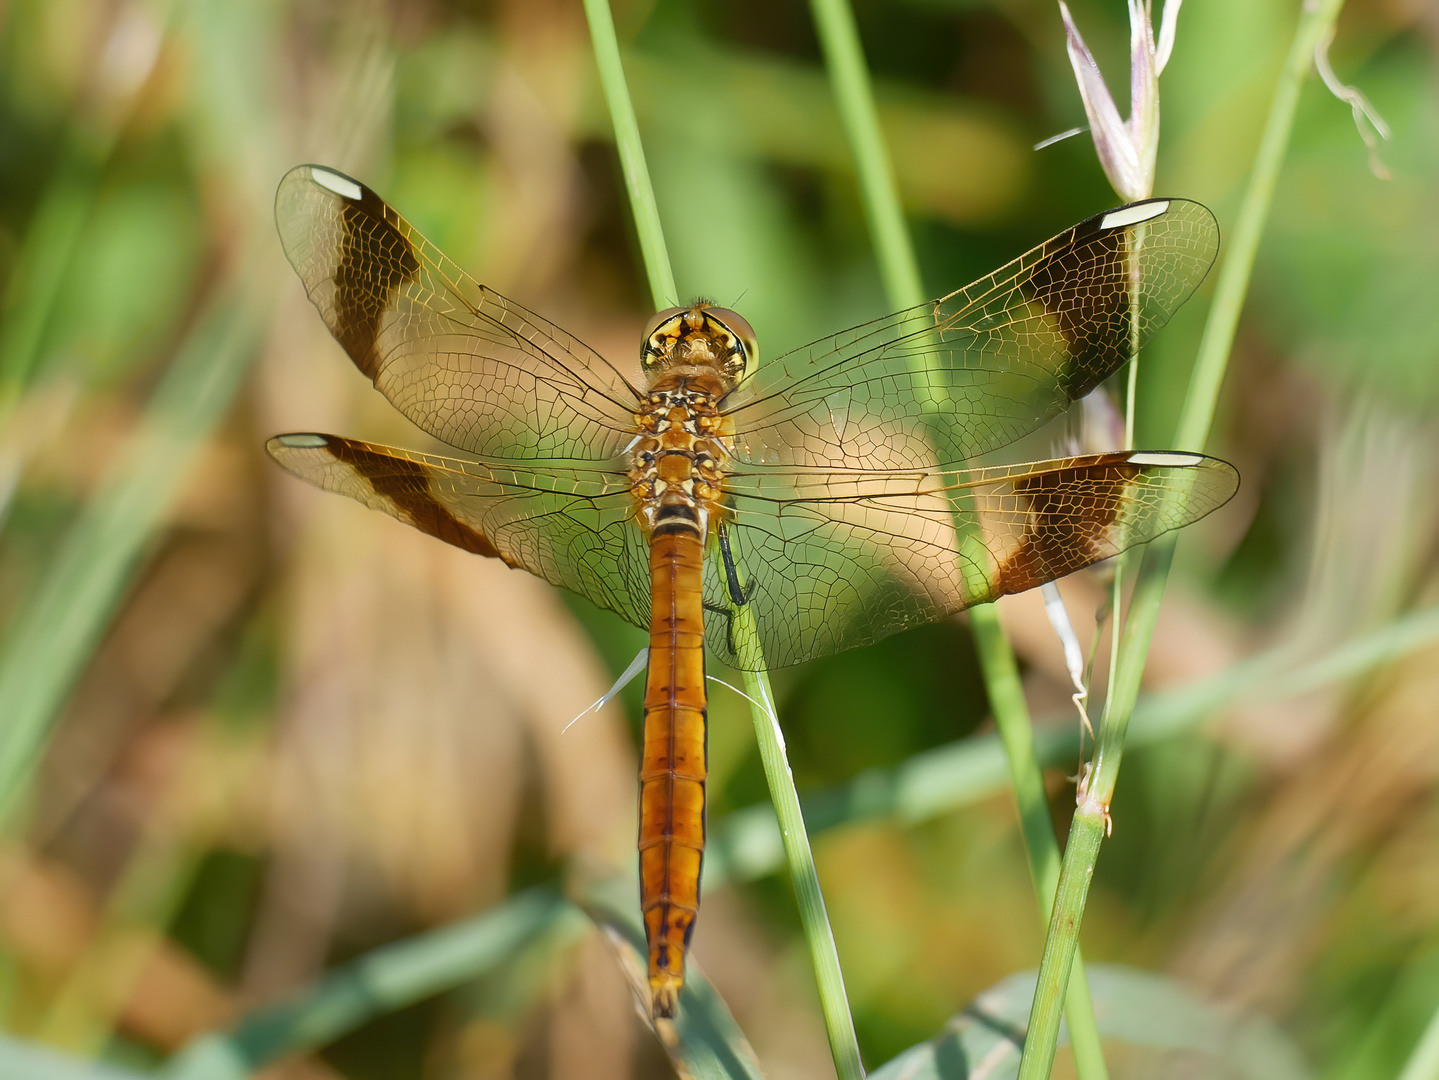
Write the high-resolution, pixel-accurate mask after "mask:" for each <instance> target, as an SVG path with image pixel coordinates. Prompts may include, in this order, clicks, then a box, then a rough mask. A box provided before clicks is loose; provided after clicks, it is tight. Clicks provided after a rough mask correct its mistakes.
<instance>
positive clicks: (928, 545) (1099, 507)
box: [705, 452, 1239, 668]
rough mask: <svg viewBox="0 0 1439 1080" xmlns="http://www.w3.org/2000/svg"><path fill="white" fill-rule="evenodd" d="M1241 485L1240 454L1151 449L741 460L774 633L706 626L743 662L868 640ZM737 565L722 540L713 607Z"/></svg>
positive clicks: (1149, 531) (743, 533)
mask: <svg viewBox="0 0 1439 1080" xmlns="http://www.w3.org/2000/svg"><path fill="white" fill-rule="evenodd" d="M1238 485H1239V476H1238V473H1237V472H1236V471H1235V470H1234V468H1233V466H1231V465H1229V464H1227V463H1225V462H1223V461H1219V460H1217V459H1215V458H1210V457H1205V456H1203V455H1201V454H1181V453H1139V452H1127V453H1111V454H1100V455H1093V456H1089V457H1078V458H1068V459H1064V460H1058V461H1044V462H1038V463H1035V464H1029V465H1009V466H1002V467H999V468H992V469H975V470H971V471H969V472H966V473H961V474H958V476H955V475H953V474H951V475H950V476H944V475H942V474H939V473H937V472H889V473H864V472H855V473H852V474H849V475H845V474H836V473H832V472H825V473H818V472H808V471H804V470H791V471H785V470H772V471H756V472H753V473H748V474H739V475H736V476H733V477H731V478H729V479H728V480H727V481H726V490H727V491H729V492H730V493H731V494H732V513H731V514H730V515H729V521H728V523H727V525H726V529H727V531H728V533H729V546H730V550H731V551H732V552H733V559H734V564H735V570H736V572H737V576H738V577H739V579H740V582H741V584H742V585H743V587H744V588H745V590H746V596H747V598H748V603H750V604H751V605H752V606H753V612H754V617H755V622H756V624H757V625H758V634H759V642H758V644H759V648H758V649H755V648H754V647H753V646H752V645H747V644H746V643H744V642H742V641H739V640H737V639H736V636H735V634H734V632H733V628H732V627H731V625H730V621H729V619H727V618H724V617H720V616H718V615H715V616H712V617H711V618H710V620H709V625H708V627H707V641H708V644H709V646H710V648H711V649H712V650H713V651H714V652H715V653H716V654H717V655H719V656H721V657H723V658H724V659H725V660H727V661H728V662H729V663H731V664H734V665H736V666H738V667H741V668H755V667H760V666H764V665H765V664H768V665H770V666H775V667H779V666H783V665H786V664H795V663H799V662H801V661H804V660H812V659H814V658H816V657H820V656H827V655H829V654H831V653H837V652H840V651H842V650H844V649H851V648H856V647H858V646H861V645H868V644H871V643H872V642H875V641H878V640H880V639H881V638H884V637H888V636H889V635H890V634H893V633H897V632H898V631H900V630H905V629H908V628H910V627H913V626H920V625H923V624H925V623H930V622H934V621H936V620H938V619H942V618H944V617H945V616H946V615H949V614H951V613H953V612H956V611H960V610H962V609H963V608H967V607H969V606H971V605H973V604H978V603H984V602H987V601H990V600H996V599H998V598H999V597H1001V596H1004V595H1005V594H1007V593H1016V592H1022V591H1024V590H1025V589H1032V588H1034V587H1035V586H1037V585H1042V584H1043V583H1044V582H1046V581H1053V580H1055V579H1056V578H1061V577H1064V576H1065V575H1066V574H1071V573H1073V572H1074V571H1076V570H1079V569H1082V568H1083V567H1086V566H1089V565H1091V564H1093V563H1096V562H1099V561H1100V560H1102V559H1106V558H1109V557H1110V556H1112V555H1116V554H1118V553H1119V552H1121V551H1123V550H1125V549H1126V548H1129V547H1132V546H1133V545H1135V544H1140V543H1144V542H1145V541H1147V540H1152V539H1154V537H1156V536H1158V535H1160V534H1161V533H1165V532H1169V531H1170V530H1172V529H1177V528H1180V527H1181V526H1183V525H1187V524H1189V523H1190V522H1192V521H1195V520H1197V519H1199V518H1201V517H1203V516H1204V515H1206V514H1208V513H1210V512H1211V511H1212V510H1215V509H1216V508H1218V507H1219V506H1221V505H1223V504H1224V503H1225V502H1227V501H1228V500H1229V498H1230V497H1231V496H1232V495H1233V494H1234V492H1235V491H1236V490H1237V489H1238ZM1181 496H1183V497H1182V498H1181ZM726 579H727V574H726V568H725V566H724V563H723V557H722V554H721V553H720V552H719V551H716V553H715V555H714V556H712V557H711V558H710V559H709V560H708V563H707V566H706V580H705V592H706V603H707V605H708V606H709V607H710V608H711V609H712V610H713V611H716V612H719V611H723V610H725V609H726V608H727V607H728V605H729V597H730V590H729V588H728V585H727V580H726Z"/></svg>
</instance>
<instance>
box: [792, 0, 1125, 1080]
mask: <svg viewBox="0 0 1439 1080" xmlns="http://www.w3.org/2000/svg"><path fill="white" fill-rule="evenodd" d="M810 10H811V12H812V13H813V16H814V21H815V26H816V29H817V32H818V35H819V39H820V44H821V46H822V48H823V50H824V55H825V64H826V66H827V68H828V69H829V75H830V83H831V85H832V86H833V88H834V96H835V102H836V104H837V107H838V109H839V113H840V122H841V124H842V126H843V127H844V130H845V134H846V136H847V138H848V139H849V143H850V150H851V153H852V154H853V155H854V159H855V163H856V168H857V170H858V174H859V184H860V192H861V196H862V198H863V201H864V207H865V215H866V219H867V220H868V222H869V226H870V231H871V234H872V236H873V240H874V245H875V251H876V256H877V258H878V261H879V266H880V275H881V277H882V279H883V281H884V285H885V292H886V294H887V296H888V300H889V303H890V305H891V306H892V307H895V308H909V307H913V306H914V305H916V304H921V303H923V302H924V301H925V299H926V298H927V297H926V295H925V292H924V284H923V281H922V279H921V276H920V272H919V261H918V260H917V259H916V258H915V254H914V246H913V244H912V243H911V241H910V235H909V230H908V228H907V226H906V224H905V220H904V211H903V208H902V206H901V204H900V200H899V192H898V188H897V187H896V185H895V180H894V170H893V169H892V168H891V165H890V159H889V153H888V150H887V148H886V146H885V142H884V136H883V133H882V132H881V130H880V126H879V114H878V111H877V110H876V108H875V104H874V91H873V88H872V86H871V84H870V80H869V73H868V69H867V68H866V65H865V61H864V52H863V49H862V48H861V45H860V40H859V32H858V30H857V29H856V27H855V22H854V14H853V12H852V11H851V9H850V7H849V4H848V2H847V0H811V3H810ZM969 617H970V629H971V630H972V631H973V634H974V641H975V648H976V649H977V650H978V652H979V657H980V666H981V669H982V671H983V673H984V680H985V687H986V689H987V691H988V693H989V701H990V707H991V709H992V710H993V712H994V718H995V725H996V727H997V728H998V729H999V733H1000V739H1001V741H1002V742H1003V744H1004V748H1005V756H1006V759H1007V761H1008V763H1009V770H1010V777H1011V781H1012V783H1013V788H1014V795H1015V801H1016V802H1017V803H1018V805H1019V820H1020V827H1021V830H1022V832H1023V836H1024V847H1025V852H1026V854H1027V856H1028V858H1029V868H1030V876H1031V878H1032V880H1033V883H1034V889H1035V896H1036V898H1037V899H1038V901H1039V908H1040V914H1041V918H1042V919H1043V920H1044V921H1045V922H1048V920H1049V914H1050V907H1051V905H1052V903H1053V897H1054V894H1055V887H1056V885H1057V884H1058V881H1059V864H1060V860H1059V844H1058V841H1057V840H1056V839H1055V836H1054V829H1053V826H1052V825H1051V823H1050V817H1049V801H1048V799H1047V798H1046V796H1045V793H1044V783H1043V778H1042V774H1041V772H1040V767H1039V761H1038V759H1037V758H1036V757H1035V754H1034V732H1033V728H1032V726H1031V723H1030V718H1029V709H1028V706H1027V705H1026V703H1025V700H1024V690H1023V688H1022V686H1021V685H1020V682H1019V668H1018V665H1017V664H1016V663H1015V659H1014V652H1013V650H1012V649H1011V648H1010V645H1009V641H1008V639H1007V638H1006V637H1005V635H1004V630H1003V628H1002V627H1001V626H1000V624H999V615H998V612H997V611H996V610H995V608H994V606H993V605H992V604H980V605H977V606H975V607H973V608H971V609H970V613H969ZM1075 987H1076V989H1075V990H1074V991H1073V994H1072V997H1071V998H1070V1000H1069V1006H1070V1011H1069V1023H1070V1031H1071V1033H1072V1039H1073V1042H1074V1045H1075V1058H1076V1062H1077V1066H1078V1069H1079V1075H1080V1077H1081V1078H1083V1080H1102V1078H1103V1077H1105V1076H1107V1075H1108V1074H1107V1071H1106V1069H1105V1065H1104V1057H1103V1054H1102V1053H1101V1051H1100V1040H1099V1029H1098V1027H1097V1025H1096V1024H1095V1022H1094V1009H1093V1004H1092V1003H1091V1001H1090V998H1089V993H1088V987H1087V986H1086V985H1084V983H1083V981H1082V980H1075Z"/></svg>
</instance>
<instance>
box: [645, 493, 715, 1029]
mask: <svg viewBox="0 0 1439 1080" xmlns="http://www.w3.org/2000/svg"><path fill="white" fill-rule="evenodd" d="M703 572H704V542H703V540H702V539H701V537H700V533H699V529H698V527H697V526H696V525H694V524H692V523H690V522H688V521H683V520H678V521H672V522H668V523H664V524H661V525H660V526H659V527H658V528H656V529H655V531H654V533H653V534H652V535H651V537H650V588H651V596H652V605H653V606H652V608H651V613H650V656H649V673H648V675H647V676H646V680H645V729H644V751H643V758H642V762H641V766H640V907H641V910H642V911H643V913H644V921H645V937H646V939H647V940H648V942H649V954H650V955H649V977H650V989H651V992H652V993H653V996H654V1011H655V1015H656V1016H673V1015H674V1011H675V1005H676V1002H677V1000H678V997H679V990H680V987H681V986H682V985H683V983H684V962H685V954H686V952H687V951H688V948H689V941H690V935H691V933H692V932H693V931H694V921H695V915H696V913H697V912H698V910H699V901H700V880H699V879H700V861H701V858H702V856H703V852H704V843H705V818H704V812H705V772H706V765H707V761H706V758H707V747H706V736H705V704H706V702H705V668H704V609H703V606H702V600H701V583H702V580H703Z"/></svg>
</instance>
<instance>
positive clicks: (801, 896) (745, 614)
mask: <svg viewBox="0 0 1439 1080" xmlns="http://www.w3.org/2000/svg"><path fill="white" fill-rule="evenodd" d="M585 13H586V15H587V16H588V18H589V23H590V36H591V38H592V39H593V41H594V48H595V58H596V62H597V63H598V64H599V68H600V79H601V81H602V82H603V84H604V87H605V98H606V100H607V101H608V102H609V106H610V115H611V117H612V119H613V121H614V127H615V144H616V146H617V148H618V150H619V155H620V160H621V162H623V164H624V172H625V183H626V186H627V189H628V191H629V196H630V204H631V208H632V210H633V212H634V215H635V228H636V230H637V231H638V233H639V236H640V250H641V252H642V254H643V256H644V261H645V270H646V273H647V275H648V278H649V284H650V295H651V298H652V299H653V301H654V305H655V307H656V308H661V307H664V306H665V305H666V304H667V303H669V302H670V301H672V300H673V299H674V298H675V296H676V295H677V294H676V290H675V283H674V271H673V269H672V268H671V266H670V259H669V252H668V250H667V249H666V247H665V240H664V233H663V231H662V230H661V229H660V221H659V211H658V209H657V204H656V202H655V195H654V188H653V187H652V185H651V183H650V176H649V170H648V169H647V168H646V167H645V157H644V149H643V147H642V146H641V145H640V134H639V125H638V123H636V121H635V114H634V107H633V105H631V103H630V96H629V90H628V89H627V88H626V85H625V76H624V68H623V65H622V64H621V63H620V53H619V43H618V42H617V41H616V39H615V25H614V19H613V18H612V16H611V14H610V9H609V3H608V0H585ZM740 570H741V573H743V568H740ZM731 617H732V618H733V619H734V626H735V632H736V633H738V634H741V635H744V636H746V637H748V638H749V639H750V641H751V642H752V643H753V647H754V651H756V652H757V651H758V648H757V644H758V635H757V633H756V630H755V626H754V617H753V614H752V613H751V611H750V609H749V608H748V607H747V606H744V605H741V606H739V607H738V608H736V609H735V610H734V611H733V612H732V616H731ZM744 683H745V690H746V693H747V694H748V695H749V698H750V712H751V715H752V717H753V719H754V728H755V738H756V740H757V741H758V743H759V751H760V760H761V761H762V762H763V763H764V772H765V780H766V781H767V782H768V784H769V793H770V801H771V802H772V803H773V805H774V808H775V813H776V815H777V816H778V818H779V821H780V832H781V835H782V837H783V839H784V850H785V859H786V862H787V863H788V866H789V872H790V879H791V881H792V882H793V883H794V891H795V899H796V902H797V904H798V907H799V914H800V921H801V924H802V925H803V927H804V934H805V939H806V941H807V943H808V945H809V950H810V958H811V960H812V962H813V963H814V969H815V980H816V983H817V985H818V989H819V999H820V1008H821V1011H822V1012H823V1014H824V1021H825V1029H826V1031H827V1032H828V1034H829V1044H830V1053H831V1054H832V1055H833V1057H834V1063H835V1069H836V1070H837V1071H838V1073H839V1076H840V1077H841V1080H858V1078H860V1077H862V1076H863V1075H864V1067H863V1065H862V1063H861V1061H860V1055H859V1041H858V1039H857V1038H856V1036H855V1031H854V1020H853V1018H852V1017H851V1015H850V1009H849V999H848V997H846V995H845V991H844V977H843V975H842V973H841V970H840V966H839V952H838V951H837V949H836V948H835V942H834V932H833V931H832V930H831V928H830V925H829V918H828V916H827V914H826V912H825V906H824V896H823V893H822V892H821V890H820V885H819V874H818V872H817V871H816V869H815V865H814V853H813V852H812V851H811V849H810V844H809V835H808V833H807V832H806V831H805V827H804V816H803V814H802V813H801V812H800V806H799V792H798V791H796V790H795V786H794V774H793V773H792V772H791V771H790V767H789V761H788V759H787V757H786V756H785V749H784V737H783V735H782V734H781V733H780V730H779V724H778V721H777V718H776V713H775V708H774V694H773V692H772V691H771V689H770V684H769V673H768V672H767V671H765V670H764V669H763V668H761V669H759V670H757V671H746V672H745V673H744Z"/></svg>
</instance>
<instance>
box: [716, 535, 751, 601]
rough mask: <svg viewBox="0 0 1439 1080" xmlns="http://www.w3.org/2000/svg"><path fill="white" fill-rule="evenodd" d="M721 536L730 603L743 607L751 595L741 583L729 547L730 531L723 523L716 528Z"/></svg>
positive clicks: (721, 553)
mask: <svg viewBox="0 0 1439 1080" xmlns="http://www.w3.org/2000/svg"><path fill="white" fill-rule="evenodd" d="M715 532H716V534H717V535H718V536H719V547H720V557H721V558H722V559H724V577H725V584H726V586H727V587H728V588H729V598H730V603H732V604H734V606H735V607H743V606H744V605H745V604H748V603H749V598H750V594H749V593H748V592H746V591H745V588H744V586H742V585H741V584H740V583H739V570H738V569H736V568H735V564H734V552H733V551H731V550H730V546H729V529H727V528H726V527H725V523H724V522H723V521H721V522H720V523H719V525H718V526H717V527H716V528H715Z"/></svg>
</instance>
